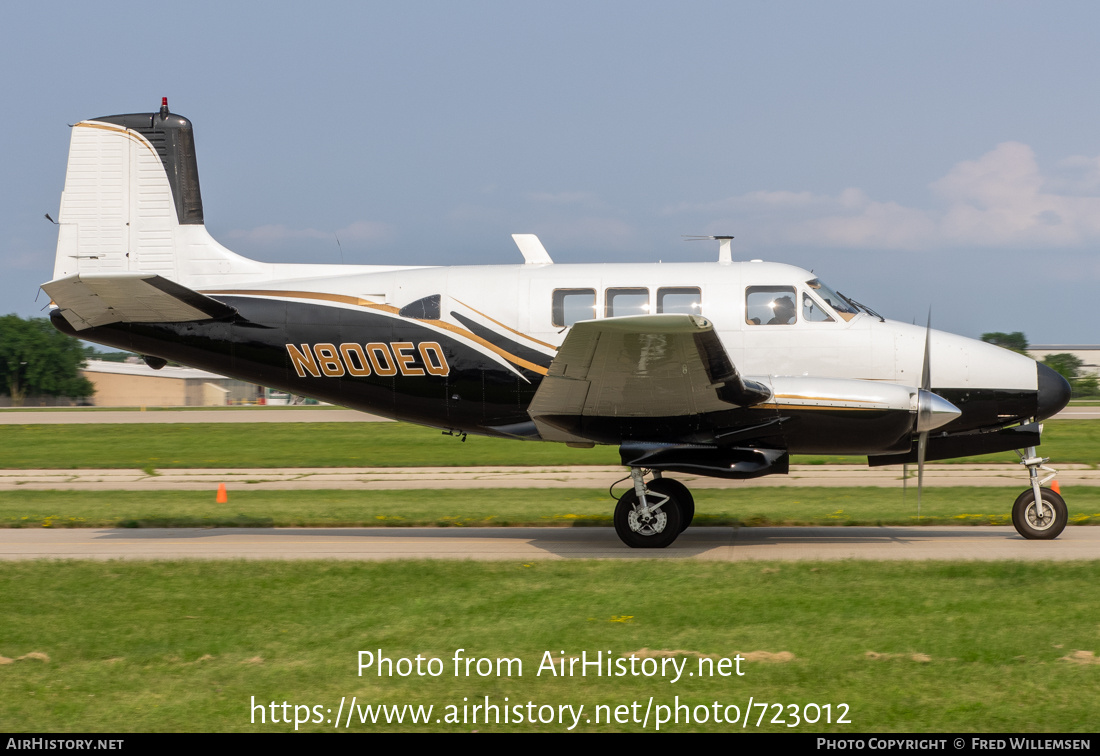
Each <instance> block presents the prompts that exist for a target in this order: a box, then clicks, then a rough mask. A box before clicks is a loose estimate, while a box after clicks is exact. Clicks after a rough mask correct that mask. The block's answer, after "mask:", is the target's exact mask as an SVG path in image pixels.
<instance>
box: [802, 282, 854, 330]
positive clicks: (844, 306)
mask: <svg viewBox="0 0 1100 756" xmlns="http://www.w3.org/2000/svg"><path fill="white" fill-rule="evenodd" d="M806 285H807V286H809V287H810V288H811V289H813V290H814V293H815V294H817V295H818V296H819V297H821V298H822V299H824V300H825V304H827V305H829V307H832V308H833V309H834V310H836V311H837V314H839V315H840V317H842V318H844V319H845V320H851V319H852V318H854V317H855V316H856V315H858V314H859V309H858V308H857V307H856V306H855V305H853V304H852V303H851V302H849V301H848V300H847V299H845V298H844V297H842V296H840V295H839V294H837V293H836V292H835V291H833V290H832V289H830V288H829V287H828V286H826V285H825V284H823V283H822V282H821V279H820V278H814V279H811V280H809V281H807V282H806Z"/></svg>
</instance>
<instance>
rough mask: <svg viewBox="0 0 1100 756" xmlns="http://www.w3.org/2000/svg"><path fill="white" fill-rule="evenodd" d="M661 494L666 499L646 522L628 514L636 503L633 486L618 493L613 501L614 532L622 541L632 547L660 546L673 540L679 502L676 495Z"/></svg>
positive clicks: (677, 528)
mask: <svg viewBox="0 0 1100 756" xmlns="http://www.w3.org/2000/svg"><path fill="white" fill-rule="evenodd" d="M664 495H665V496H668V497H669V498H668V501H667V502H665V504H664V505H663V506H662V507H661V508H660V509H659V510H657V512H656V513H655V516H654V517H653V518H652V519H651V520H649V521H646V522H639V521H638V518H637V517H633V518H632V517H631V515H632V514H634V511H635V508H636V507H637V506H638V496H637V494H635V493H634V489H630V490H629V491H627V492H626V493H624V494H623V495H622V496H620V497H619V503H618V504H616V505H615V533H616V534H617V535H618V536H619V539H620V540H621V541H622V542H623V543H625V544H626V545H627V546H629V547H630V548H632V549H663V548H665V547H666V546H668V545H669V544H671V543H672V542H673V541H675V540H676V537H677V536H679V535H680V506H679V504H677V502H676V497H675V496H669V494H667V493H665V494H664ZM632 519H633V521H634V526H633V527H631V520H632Z"/></svg>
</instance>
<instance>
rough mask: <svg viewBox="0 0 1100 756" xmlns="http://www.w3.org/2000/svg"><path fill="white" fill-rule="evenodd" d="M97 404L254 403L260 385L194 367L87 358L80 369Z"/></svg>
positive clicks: (201, 404)
mask: <svg viewBox="0 0 1100 756" xmlns="http://www.w3.org/2000/svg"><path fill="white" fill-rule="evenodd" d="M82 372H83V374H84V377H85V378H87V379H88V380H89V381H91V382H92V385H94V386H95V394H93V395H92V397H91V402H92V404H94V405H95V406H97V407H218V406H224V405H227V404H254V403H256V400H257V399H258V398H259V397H262V396H263V395H264V390H263V388H261V387H259V386H256V385H255V384H252V383H246V382H245V381H238V380H236V379H233V378H226V377H225V376H222V375H217V374H215V373H208V372H206V371H205V370H196V369H194V368H183V367H168V366H165V367H163V368H161V369H160V370H153V369H152V368H151V367H149V366H148V365H146V364H145V363H144V362H139V363H136V364H135V363H130V362H105V361H102V360H89V361H88V364H87V366H86V367H85V368H84V370H83V371H82Z"/></svg>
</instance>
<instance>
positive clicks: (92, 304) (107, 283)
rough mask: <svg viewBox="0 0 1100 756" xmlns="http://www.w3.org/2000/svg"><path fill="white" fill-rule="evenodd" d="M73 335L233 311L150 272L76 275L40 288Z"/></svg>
mask: <svg viewBox="0 0 1100 756" xmlns="http://www.w3.org/2000/svg"><path fill="white" fill-rule="evenodd" d="M42 289H43V291H45V292H46V293H47V294H49V295H50V299H52V300H53V302H54V304H56V305H57V306H58V307H59V308H60V309H61V314H62V315H63V316H64V317H65V320H67V321H69V324H70V325H71V326H72V327H73V328H74V329H75V330H77V331H83V330H84V329H85V328H92V327H93V326H104V325H110V324H111V323H184V322H188V321H193V320H211V319H214V318H222V317H226V316H228V315H232V314H233V313H234V312H236V310H234V309H233V308H232V307H230V306H229V305H227V304H223V303H222V302H219V301H217V300H216V299H211V298H210V297H207V296H205V295H203V294H199V293H198V292H197V291H193V290H191V289H188V288H187V287H186V286H181V285H180V284H178V283H175V282H174V281H170V280H168V279H167V278H164V277H163V276H158V275H156V274H155V273H78V274H75V275H71V276H66V277H65V278H58V279H57V280H54V281H50V282H49V283H45V284H42Z"/></svg>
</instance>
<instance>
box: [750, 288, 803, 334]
mask: <svg viewBox="0 0 1100 756" xmlns="http://www.w3.org/2000/svg"><path fill="white" fill-rule="evenodd" d="M797 297H798V295H797V294H796V293H795V290H794V287H793V286H750V287H748V288H747V289H745V322H746V323H747V324H749V325H793V324H794V322H795V319H796V316H797V314H798V306H797V305H796V304H795V302H796V301H797Z"/></svg>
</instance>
